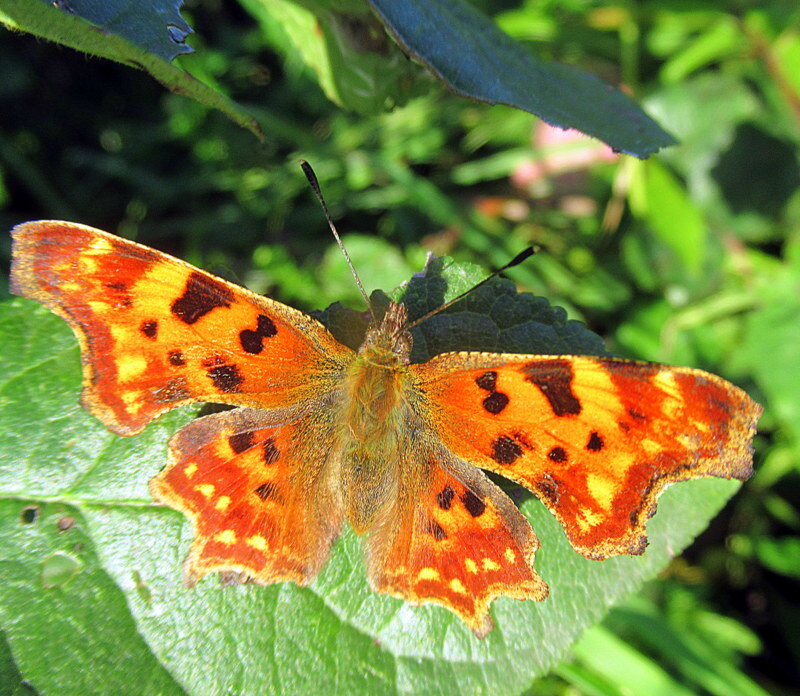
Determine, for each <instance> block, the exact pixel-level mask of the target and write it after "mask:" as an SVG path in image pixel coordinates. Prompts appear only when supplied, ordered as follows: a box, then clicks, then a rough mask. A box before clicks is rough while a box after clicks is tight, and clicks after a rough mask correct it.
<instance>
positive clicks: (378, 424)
mask: <svg viewBox="0 0 800 696" xmlns="http://www.w3.org/2000/svg"><path fill="white" fill-rule="evenodd" d="M387 338H388V337H387ZM411 393H412V389H411V378H410V376H409V372H408V366H407V364H406V362H405V357H404V356H402V355H398V354H397V353H396V352H394V351H393V350H392V349H391V347H390V346H389V344H388V343H384V342H383V341H381V340H380V339H378V340H377V341H376V342H374V343H371V344H369V345H368V344H366V343H365V346H364V347H362V350H361V351H360V352H359V354H358V356H357V357H356V358H355V359H354V361H353V363H352V364H351V366H350V370H349V372H348V375H347V377H346V379H345V389H344V403H343V413H342V428H341V431H340V432H341V438H342V442H341V453H342V454H341V484H342V485H341V490H342V495H343V497H344V508H345V514H346V516H347V518H348V521H349V522H350V524H351V526H352V527H353V529H354V530H355V531H356V532H357V533H359V534H363V533H365V532H368V531H371V530H373V529H374V527H375V525H376V524H377V522H378V520H379V519H381V518H382V517H385V515H386V514H387V513H388V512H389V510H390V508H391V506H392V505H393V504H394V502H395V501H396V500H397V495H398V491H397V482H398V477H399V466H400V462H401V453H402V451H403V450H404V449H405V445H404V443H405V442H406V440H407V437H408V430H409V428H408V423H409V419H413V412H412V410H411V407H410V395H411Z"/></svg>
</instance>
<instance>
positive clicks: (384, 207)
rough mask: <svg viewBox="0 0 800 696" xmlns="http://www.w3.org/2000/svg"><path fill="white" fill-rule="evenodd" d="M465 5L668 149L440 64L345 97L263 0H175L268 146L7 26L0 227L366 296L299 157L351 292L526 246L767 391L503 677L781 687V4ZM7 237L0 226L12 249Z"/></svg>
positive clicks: (619, 325) (799, 375) (290, 299)
mask: <svg viewBox="0 0 800 696" xmlns="http://www.w3.org/2000/svg"><path fill="white" fill-rule="evenodd" d="M476 4H478V5H480V6H481V7H482V8H483V9H484V10H485V11H486V12H487V13H488V14H490V15H492V16H494V18H495V19H496V21H497V22H498V24H499V25H500V26H501V27H502V28H503V29H504V30H505V31H507V32H508V33H509V34H511V35H512V36H514V37H516V38H517V39H520V40H522V41H525V42H528V43H529V44H530V45H531V47H532V48H533V49H534V50H535V51H536V52H537V53H538V54H539V55H540V56H542V57H549V58H555V59H559V60H561V61H564V62H569V63H574V64H578V65H580V66H582V67H584V68H585V69H587V70H588V71H590V72H592V73H594V74H597V75H599V76H601V77H603V78H604V79H605V80H606V81H608V82H610V83H613V84H618V83H621V84H624V85H626V87H627V89H629V90H630V91H631V92H632V93H633V94H634V95H635V97H636V98H637V100H638V101H639V102H640V103H642V104H643V105H644V106H645V108H646V110H647V111H648V112H649V113H650V114H651V115H652V116H653V117H654V118H656V120H658V122H659V123H660V124H661V125H662V126H663V127H664V128H666V129H667V130H668V131H669V132H670V133H672V134H673V135H674V136H675V137H676V138H677V140H678V141H679V143H680V144H679V145H677V146H675V147H671V148H668V149H665V150H663V151H662V152H661V153H659V154H658V155H657V156H654V157H652V158H650V159H648V160H646V161H640V160H636V159H634V158H631V157H629V156H617V155H614V154H613V153H611V152H610V151H609V150H607V149H604V148H602V147H601V146H600V145H599V144H598V143H597V142H596V141H592V140H588V139H577V140H574V141H568V140H565V138H564V136H563V134H561V133H560V132H559V131H554V130H552V129H549V128H547V127H546V126H544V124H543V123H542V122H540V121H538V120H537V119H535V118H534V117H532V116H530V115H529V114H526V113H524V112H522V111H516V110H513V109H511V108H509V107H502V106H495V107H489V106H485V105H479V104H476V103H473V102H469V101H466V100H464V99H461V98H458V97H456V96H454V95H451V94H449V93H447V92H446V91H444V90H443V89H441V88H440V87H438V86H437V85H436V84H435V83H434V82H433V81H430V82H426V83H424V84H423V85H422V87H420V86H418V87H417V91H416V93H415V94H410V95H409V97H410V100H409V101H408V103H407V104H405V105H404V106H399V107H397V108H395V109H394V110H391V111H388V112H380V113H373V114H370V113H353V112H350V111H346V110H343V109H341V108H339V107H338V106H336V105H335V104H333V103H332V102H331V101H330V100H329V98H328V97H327V96H326V94H325V92H324V91H323V90H322V89H321V88H320V86H319V82H318V80H317V79H316V75H315V74H314V72H313V71H312V70H310V69H309V68H308V67H306V64H305V63H304V62H303V61H302V60H301V57H300V56H299V54H298V52H297V51H296V50H295V44H293V43H292V40H291V36H290V35H289V34H288V33H287V30H286V28H285V27H286V25H285V24H282V23H281V22H278V21H276V20H275V19H274V18H270V17H268V16H266V15H265V14H264V13H263V12H259V11H258V9H257V7H256V3H251V2H242V3H241V5H237V4H235V3H224V4H223V3H219V2H216V1H215V0H197V1H195V2H189V3H187V7H186V9H185V12H184V16H185V17H186V19H187V20H188V22H189V24H190V25H191V26H192V27H193V28H194V30H195V32H196V34H195V36H194V37H193V38H192V39H190V43H191V44H192V45H193V46H194V48H195V53H193V54H191V55H186V56H182V57H181V58H179V59H178V62H179V63H180V65H181V66H183V67H185V68H186V69H187V70H190V71H191V72H192V73H193V74H195V75H196V76H198V77H199V78H200V79H202V80H204V81H206V82H207V83H209V84H212V85H216V86H218V87H221V88H222V90H223V91H224V92H225V93H227V94H228V96H230V97H231V98H232V99H233V100H234V101H235V102H237V103H238V104H240V105H243V106H244V107H246V108H247V109H248V110H249V111H250V112H251V113H252V114H253V115H254V116H255V118H256V120H257V121H258V122H259V124H260V125H261V127H262V128H263V130H264V133H265V136H266V141H265V143H264V144H263V145H259V144H258V142H257V141H256V139H255V138H254V136H253V134H252V133H251V132H249V131H247V130H244V129H242V128H240V127H239V126H237V125H236V124H235V123H233V122H232V121H231V120H229V119H228V118H226V117H225V116H224V115H222V114H221V113H220V112H219V111H213V110H210V109H208V108H206V107H205V106H201V105H200V104H198V103H197V102H195V101H192V100H190V99H187V98H185V97H182V96H177V95H175V94H170V93H168V92H166V91H165V90H164V89H163V88H162V87H161V86H160V85H159V84H158V83H157V82H155V81H154V80H153V79H152V78H150V77H149V76H148V75H146V74H145V73H143V72H139V71H136V70H132V69H131V68H129V67H125V66H122V65H119V64H115V63H111V62H108V61H101V60H95V59H87V58H86V57H85V56H84V55H82V54H79V53H76V52H74V51H72V50H70V49H67V48H63V47H59V46H56V45H54V44H51V43H45V42H42V41H38V40H36V39H34V38H32V37H30V36H27V35H22V34H13V33H10V32H7V31H4V32H3V33H2V34H0V64H1V65H2V66H3V69H2V72H3V76H4V79H3V81H2V83H1V84H0V227H2V228H3V229H10V228H11V227H12V226H13V225H14V224H16V223H18V222H21V221H24V220H29V219H40V218H61V219H68V220H74V221H79V222H83V223H86V224H91V225H93V226H95V227H100V228H102V229H106V230H109V231H112V232H116V233H119V234H122V235H124V236H127V237H131V238H135V239H137V240H138V241H141V242H143V243H146V244H149V245H152V246H156V247H158V248H159V249H162V250H165V251H169V252H171V253H174V254H175V255H177V256H179V257H181V258H183V259H186V260H188V261H189V262H191V263H194V264H196V265H199V266H201V267H203V268H206V269H209V270H212V271H214V272H217V273H218V274H221V275H224V276H226V277H229V278H233V279H238V280H239V281H240V282H243V283H246V284H247V285H248V286H249V287H251V288H253V289H255V290H257V291H259V292H266V293H268V294H269V295H270V296H272V297H275V298H276V299H279V300H282V301H284V302H287V303H289V304H292V305H294V306H297V307H300V308H302V309H306V310H310V309H318V308H322V307H324V306H326V305H327V304H328V303H329V302H332V301H335V300H341V301H343V302H345V303H350V304H351V305H353V306H359V305H358V297H357V295H356V293H355V288H354V287H353V283H352V280H351V279H350V276H349V275H348V273H347V272H346V269H345V268H344V265H343V263H342V261H341V259H340V257H339V253H338V251H336V250H335V249H334V248H333V246H332V244H331V241H330V238H329V232H328V231H327V227H326V225H325V224H324V222H323V219H322V217H321V214H320V211H319V208H318V206H317V204H316V202H315V201H314V199H313V197H312V196H311V195H310V193H309V190H308V187H307V184H306V182H305V179H304V178H303V177H302V174H301V173H300V171H299V168H298V166H297V160H298V158H300V157H304V158H305V159H307V160H309V161H310V162H311V163H312V164H313V165H314V167H315V168H316V170H317V173H318V175H319V177H320V179H321V181H322V185H323V189H324V192H325V194H326V196H327V199H328V202H329V205H330V207H331V209H332V211H333V214H334V217H335V218H336V219H337V221H338V224H339V226H340V229H341V230H342V231H346V232H347V233H348V237H349V240H348V246H349V248H350V251H351V254H352V255H353V257H354V260H355V263H356V265H357V267H358V268H359V271H360V273H361V275H362V278H363V280H364V283H365V285H366V286H367V287H368V288H375V287H382V288H384V289H387V290H389V289H391V288H392V287H394V286H396V285H398V284H399V283H401V282H403V281H405V280H407V279H408V278H409V277H410V276H411V274H413V273H415V272H417V271H418V270H419V269H420V268H421V267H422V265H423V263H424V259H425V253H426V251H429V250H430V251H433V252H434V253H436V254H439V255H442V254H447V255H450V256H452V257H453V258H455V259H457V260H461V261H470V262H474V263H477V264H480V265H481V266H483V267H484V268H489V267H491V266H499V265H502V264H503V263H504V262H505V261H507V260H508V259H509V258H511V257H512V256H513V255H514V254H515V253H516V252H517V251H519V250H520V249H521V248H523V247H524V246H525V245H527V244H530V243H536V244H539V245H541V246H542V247H543V249H544V252H543V253H541V254H540V255H539V256H537V257H536V259H535V260H533V261H532V262H528V263H526V264H525V265H524V266H522V267H519V268H516V269H514V270H513V271H511V272H509V273H508V276H509V277H510V278H512V279H513V280H514V281H515V282H516V283H517V284H518V286H519V287H520V288H521V289H524V290H527V291H530V292H533V293H534V294H536V295H541V296H544V297H546V298H548V300H549V301H550V302H551V303H552V304H554V305H558V306H561V307H564V308H566V309H567V310H568V312H569V314H570V316H572V317H573V318H578V319H581V320H583V321H584V322H586V324H587V325H588V326H589V327H590V328H591V329H592V330H594V331H595V332H597V333H599V334H600V335H602V336H604V337H605V338H606V341H607V347H608V349H609V350H610V351H612V352H614V353H617V354H620V355H625V356H632V357H637V358H642V359H647V360H657V361H661V362H667V363H675V364H682V365H694V366H698V367H702V368H703V369H707V370H710V371H712V372H715V373H718V374H720V375H722V376H724V377H726V378H728V379H730V380H732V381H734V382H736V383H737V384H740V385H741V386H743V387H744V388H745V389H747V390H748V391H749V392H750V393H751V394H752V395H753V396H754V398H756V399H757V400H758V401H759V402H760V403H762V404H763V405H764V406H765V409H766V411H765V415H764V417H763V418H762V421H761V432H760V435H759V437H758V439H757V442H756V447H757V454H756V465H757V473H756V476H755V477H754V478H753V479H752V480H751V481H749V482H748V483H747V484H745V485H744V486H743V488H742V489H741V490H740V491H739V493H738V494H737V495H736V496H735V497H734V498H733V499H732V500H731V501H730V502H729V504H728V505H727V506H726V507H725V509H724V510H723V512H722V513H721V514H719V515H718V516H717V517H716V518H715V519H714V520H713V522H712V524H711V526H710V527H709V529H708V530H707V531H706V532H704V533H703V534H702V535H701V536H700V537H699V538H698V539H697V540H696V541H695V543H694V544H693V545H692V546H691V547H689V549H687V551H686V552H685V553H684V554H683V555H682V556H681V557H679V558H678V559H676V560H674V561H673V562H672V563H671V564H670V565H669V566H668V568H667V569H666V570H665V571H664V572H663V573H662V574H661V575H660V577H659V578H658V579H657V580H654V581H652V582H651V583H650V584H649V585H647V586H646V588H645V589H644V590H643V591H642V592H640V593H639V594H637V595H636V596H635V597H634V598H629V599H627V600H626V601H625V602H624V603H623V604H621V605H618V606H617V607H616V608H614V609H613V610H612V611H611V612H610V613H609V614H608V615H607V617H606V618H605V619H604V621H603V622H602V623H601V624H599V625H598V626H596V627H594V628H591V629H590V630H588V631H587V632H586V633H585V635H584V636H583V638H582V639H581V640H580V641H579V642H578V643H577V644H575V646H574V648H573V651H572V654H571V656H570V657H568V658H567V659H565V660H564V661H562V662H561V663H560V664H559V665H558V666H557V667H556V668H555V669H554V670H553V671H552V672H551V673H550V674H549V675H548V676H544V677H541V678H539V679H538V680H537V681H535V682H533V684H532V685H531V684H530V683H523V682H522V681H520V682H519V683H518V687H519V688H518V689H516V692H520V691H522V690H526V693H529V694H576V693H580V694H625V693H647V694H656V693H670V694H676V693H679V694H720V695H721V696H722V695H725V696H727V694H731V693H743V694H744V693H747V694H763V693H776V694H781V693H786V694H788V693H793V692H796V691H797V684H799V683H800V669H799V668H798V665H800V640H798V637H797V636H798V628H799V627H800V608H798V606H797V602H796V596H797V580H798V577H800V512H799V509H800V478H799V474H800V426H798V423H800V351H798V349H797V346H798V344H800V321H798V316H800V239H799V238H798V237H799V233H798V231H799V230H800V225H799V224H798V223H800V194H798V188H799V184H800V29H798V26H799V25H800V10H798V8H797V3H796V2H794V1H793V0H768V1H767V2H759V3H750V2H746V1H744V0H739V1H734V0H728V1H727V2H714V3H708V2H703V1H702V0H680V1H678V0H675V1H673V2H661V1H659V2H656V1H655V0H654V1H652V2H638V3H632V2H619V3H612V2H586V1H585V0H538V1H535V0H525V1H522V2H518V1H517V0H485V1H483V2H480V3H476ZM420 79H421V78H420ZM329 91H330V90H329ZM9 250H10V242H9V239H8V237H0V253H2V255H3V256H4V259H5V260H6V261H7V260H8V257H9ZM9 326H10V324H9ZM0 340H2V341H8V340H9V336H8V335H7V334H6V335H3V336H2V337H0ZM0 350H3V348H2V347H0ZM5 350H6V351H8V348H6V349H5ZM4 429H5V424H4ZM2 560H3V559H0V561H2ZM298 601H299V600H298ZM54 611H57V606H56V607H55V608H54ZM56 638H57V637H55V636H54V639H56ZM543 640H546V638H544V639H543ZM15 659H16V660H17V661H19V659H20V658H19V655H16V654H13V653H12V651H10V650H9V648H8V647H5V648H4V649H3V650H0V675H1V674H4V673H5V674H6V675H7V680H6V684H0V693H17V692H19V693H27V691H25V689H29V690H30V689H32V687H26V686H21V685H20V675H19V672H17V671H16V670H17V667H16V666H15ZM130 659H132V660H134V659H135V657H134V654H133V653H131V658H130ZM520 659H524V657H520ZM432 669H433V668H432ZM23 671H24V670H23ZM533 673H534V670H533V668H531V674H533ZM15 675H16V676H15ZM437 683H441V682H437ZM491 683H492V682H491V680H490V679H489V678H488V677H487V680H486V682H485V683H481V682H480V681H478V682H475V683H470V684H471V685H470V686H462V688H463V689H465V690H467V691H470V690H473V691H475V692H479V691H481V690H482V689H483V688H488V686H487V685H489V684H491ZM417 687H419V688H417ZM395 688H396V690H397V691H407V692H411V693H414V692H415V691H418V690H422V688H423V687H422V686H420V685H419V684H413V685H410V686H409V685H406V686H405V687H404V686H403V685H402V684H401V683H400V682H397V683H396V684H395ZM3 689H5V691H4V690H3ZM15 689H17V690H18V691H15ZM167 691H168V690H166V688H165V690H164V693H166V692H167ZM91 692H93V691H92V687H91V682H89V686H88V687H87V690H86V693H91ZM53 693H56V692H55V691H54V692H53ZM154 693H155V691H154ZM169 693H172V691H169Z"/></svg>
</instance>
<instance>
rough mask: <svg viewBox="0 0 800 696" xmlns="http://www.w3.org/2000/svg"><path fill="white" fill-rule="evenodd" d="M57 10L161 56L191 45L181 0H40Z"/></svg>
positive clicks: (185, 50) (169, 56) (168, 57)
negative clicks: (187, 39)
mask: <svg viewBox="0 0 800 696" xmlns="http://www.w3.org/2000/svg"><path fill="white" fill-rule="evenodd" d="M39 2H42V3H44V4H46V5H51V6H53V5H54V6H55V7H56V8H57V9H58V10H59V11H61V12H64V13H67V14H71V15H77V16H78V17H83V18H84V19H85V20H88V21H89V22H91V23H92V24H95V25H97V26H98V27H100V28H102V30H103V31H104V32H105V33H109V34H118V35H119V36H122V37H123V38H125V39H127V40H128V41H130V42H131V43H132V44H133V45H134V46H138V47H139V48H142V49H144V50H145V51H147V52H148V53H153V54H155V55H157V56H158V57H159V58H163V59H164V60H172V59H173V58H174V57H175V56H177V55H180V54H181V53H189V52H190V51H191V50H192V49H191V48H190V47H189V46H187V45H186V37H187V36H188V35H189V34H191V33H192V29H191V27H190V26H189V25H188V24H187V23H186V20H185V19H184V18H183V17H182V16H181V13H180V6H181V5H182V4H183V0H59V2H52V1H51V0H39Z"/></svg>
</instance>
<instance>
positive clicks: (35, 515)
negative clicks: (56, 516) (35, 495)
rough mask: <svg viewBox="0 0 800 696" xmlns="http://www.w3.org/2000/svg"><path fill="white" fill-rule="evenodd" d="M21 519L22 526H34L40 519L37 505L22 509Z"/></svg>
mask: <svg viewBox="0 0 800 696" xmlns="http://www.w3.org/2000/svg"><path fill="white" fill-rule="evenodd" d="M19 519H20V522H22V524H33V523H34V522H36V520H37V519H39V508H38V507H36V506H35V505H28V506H27V507H24V508H22V512H21V513H20V515H19Z"/></svg>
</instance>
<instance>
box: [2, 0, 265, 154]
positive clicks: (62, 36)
mask: <svg viewBox="0 0 800 696" xmlns="http://www.w3.org/2000/svg"><path fill="white" fill-rule="evenodd" d="M68 4H69V3H68V2H61V1H60V0H59V2H50V3H48V2H44V1H38V2H31V1H30V0H0V23H2V24H4V25H5V26H6V27H8V28H9V29H13V30H17V31H25V32H29V33H31V34H33V35H34V36H39V37H41V38H43V39H48V40H50V41H55V42H56V43H60V44H63V45H64V46H69V47H70V48H74V49H77V50H79V51H85V52H86V53H89V54H91V55H94V56H101V57H103V58H109V59H111V60H115V61H117V62H118V63H124V64H126V65H130V66H133V67H136V68H139V69H140V70H145V71H147V72H148V73H150V74H151V75H152V76H153V77H154V78H155V79H156V80H158V81H159V82H160V83H161V84H162V85H164V86H165V87H167V88H168V89H170V90H172V91H173V92H175V93H177V94H182V95H184V96H188V97H191V98H192V99H195V100H196V101H198V102H200V103H201V104H204V105H206V106H209V107H211V108H214V109H219V110H220V111H222V112H223V113H224V114H226V115H227V116H228V117H229V118H230V119H232V120H233V121H234V122H235V123H238V124H239V125H240V126H242V127H243V128H247V129H248V130H250V131H252V132H253V134H254V135H256V137H258V138H260V139H262V140H263V138H264V135H263V133H262V132H261V128H260V127H259V125H258V124H257V123H256V121H255V119H254V118H253V117H252V116H251V115H250V114H248V113H247V112H246V111H245V110H244V109H243V108H242V107H241V106H239V105H238V104H236V103H235V102H233V101H231V100H230V99H228V97H226V96H225V95H224V94H222V93H221V92H218V91H216V90H214V89H212V88H211V87H208V86H207V85H204V84H203V83H202V82H200V81H198V80H196V79H195V78H194V77H192V76H191V75H190V74H189V73H187V72H184V71H183V70H180V69H179V68H176V67H175V66H174V65H172V64H170V63H169V62H168V61H167V60H166V59H165V58H164V57H163V56H162V55H159V54H158V53H153V52H151V50H149V49H148V48H143V47H142V46H140V45H137V44H136V43H133V42H131V40H130V38H129V37H128V36H127V35H125V34H116V33H111V32H109V31H106V30H101V29H99V28H98V27H97V26H95V25H94V24H92V23H91V22H89V21H87V20H86V19H83V18H82V17H80V16H78V15H76V14H71V13H70V12H68V11H64V10H62V9H59V8H58V7H56V6H61V5H68ZM89 4H91V5H93V6H96V8H97V11H98V12H102V8H103V6H104V3H89ZM131 5H132V6H138V3H136V2H131ZM162 21H163V20H162ZM176 26H177V25H176Z"/></svg>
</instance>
